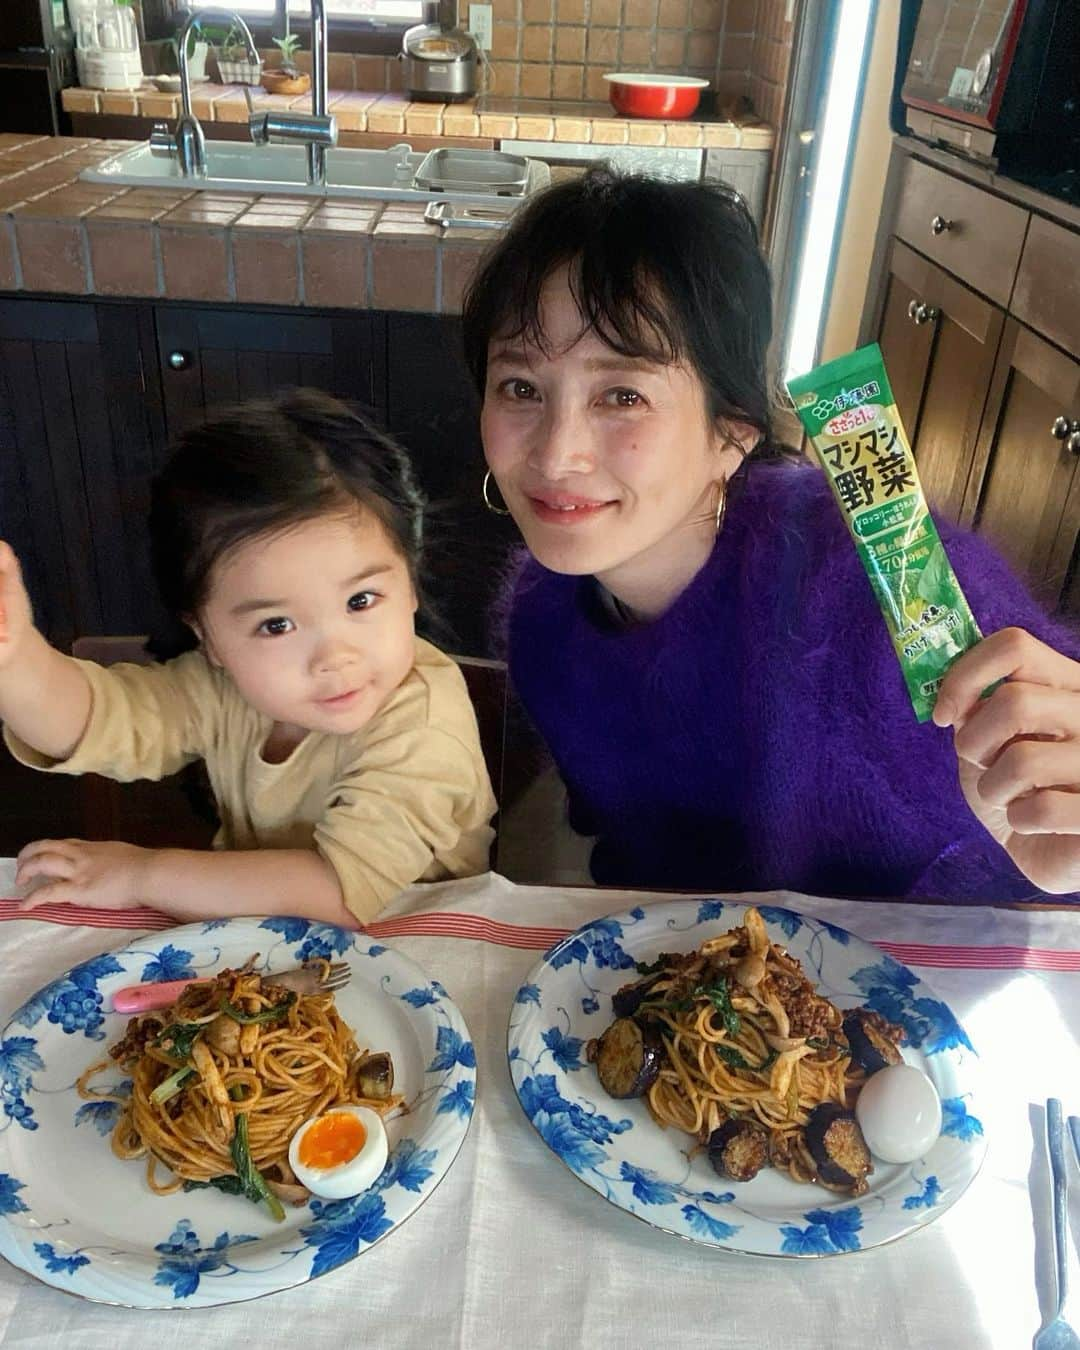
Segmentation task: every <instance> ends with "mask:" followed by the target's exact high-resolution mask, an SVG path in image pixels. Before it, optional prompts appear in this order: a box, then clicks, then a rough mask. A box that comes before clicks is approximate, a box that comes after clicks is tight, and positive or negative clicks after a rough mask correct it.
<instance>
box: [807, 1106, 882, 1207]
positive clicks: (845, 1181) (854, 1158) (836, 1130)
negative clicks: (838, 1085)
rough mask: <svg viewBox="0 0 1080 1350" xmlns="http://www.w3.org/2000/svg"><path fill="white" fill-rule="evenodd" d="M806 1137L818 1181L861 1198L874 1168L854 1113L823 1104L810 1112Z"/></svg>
mask: <svg viewBox="0 0 1080 1350" xmlns="http://www.w3.org/2000/svg"><path fill="white" fill-rule="evenodd" d="M805 1134H806V1146H807V1148H808V1149H809V1151H810V1156H811V1158H813V1160H814V1166H815V1167H816V1168H817V1173H818V1178H819V1180H820V1181H822V1182H823V1183H824V1184H825V1185H826V1186H835V1187H838V1188H841V1189H843V1190H850V1191H851V1193H852V1195H861V1194H862V1192H863V1191H865V1190H866V1178H867V1177H868V1176H869V1175H870V1173H871V1172H872V1171H873V1170H874V1165H873V1162H872V1161H871V1158H870V1150H869V1148H867V1146H866V1140H865V1139H864V1138H863V1132H862V1130H861V1129H859V1122H858V1121H857V1120H856V1119H855V1113H854V1111H845V1110H844V1108H843V1107H842V1106H838V1105H837V1104H836V1102H822V1103H821V1105H820V1106H815V1107H814V1109H813V1111H811V1113H810V1119H809V1121H808V1122H807V1125H806V1131H805Z"/></svg>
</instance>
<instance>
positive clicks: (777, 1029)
mask: <svg viewBox="0 0 1080 1350" xmlns="http://www.w3.org/2000/svg"><path fill="white" fill-rule="evenodd" d="M643 973H644V974H645V978H644V979H643V980H641V981H639V982H638V983H636V984H634V985H631V986H628V987H627V988H625V989H623V990H620V991H619V992H618V993H617V994H616V995H615V998H614V1000H613V1004H614V1008H615V1011H616V1013H617V1014H621V1016H620V1017H619V1020H618V1021H616V1022H615V1023H614V1024H613V1025H612V1027H610V1028H609V1029H608V1031H607V1032H605V1034H604V1036H603V1037H601V1038H600V1040H599V1041H597V1042H593V1043H591V1044H590V1047H589V1054H590V1058H592V1059H593V1060H594V1061H595V1062H596V1063H597V1066H598V1069H599V1071H600V1078H601V1082H602V1083H603V1085H604V1086H605V1088H607V1090H608V1091H609V1092H612V1095H618V1096H637V1095H644V1096H645V1097H646V1101H647V1104H648V1107H649V1111H650V1112H651V1114H652V1116H653V1118H654V1119H655V1120H656V1121H657V1122H658V1123H659V1124H660V1125H661V1126H664V1127H667V1126H674V1127H675V1128H676V1129H679V1130H683V1131H685V1132H686V1133H687V1134H690V1135H693V1136H694V1137H695V1138H696V1139H697V1140H698V1141H699V1143H700V1144H702V1145H707V1146H708V1147H709V1152H710V1157H711V1159H712V1161H713V1163H714V1166H717V1170H719V1171H722V1172H724V1174H725V1175H728V1176H730V1177H732V1178H733V1179H735V1180H749V1179H750V1177H752V1176H753V1175H754V1174H755V1173H756V1171H757V1170H758V1168H759V1167H760V1166H762V1165H764V1164H765V1163H770V1164H771V1165H772V1166H774V1167H777V1168H779V1169H781V1170H783V1171H786V1172H787V1173H789V1175H791V1176H792V1177H793V1178H794V1179H795V1180H797V1181H802V1182H809V1181H818V1182H820V1183H821V1184H823V1185H826V1186H829V1187H831V1188H832V1189H837V1190H844V1191H849V1192H851V1193H852V1194H860V1193H861V1192H862V1191H864V1190H865V1189H866V1181H865V1177H866V1175H867V1174H868V1173H869V1171H870V1170H871V1168H870V1158H869V1151H868V1150H865V1144H863V1142H862V1138H861V1134H860V1133H859V1131H858V1126H857V1125H856V1123H855V1120H854V1117H853V1116H852V1115H851V1108H852V1107H853V1106H854V1103H855V1099H856V1097H857V1096H858V1092H859V1089H860V1087H861V1086H862V1084H863V1082H864V1081H865V1079H866V1076H867V1074H866V1068H865V1067H864V1066H863V1065H862V1064H860V1063H859V1062H858V1061H857V1060H856V1059H855V1058H853V1054H852V1046H851V1042H850V1041H849V1036H848V1032H849V1031H852V1032H855V1031H856V1030H857V1033H858V1035H859V1036H861V1037H863V1036H864V1035H865V1033H870V1034H872V1036H873V1038H874V1044H875V1046H880V1047H881V1048H882V1054H883V1062H885V1061H890V1062H891V1058H892V1056H893V1055H894V1056H895V1058H896V1059H897V1060H898V1059H899V1051H898V1050H896V1046H897V1045H899V1043H900V1040H901V1039H902V1036H903V1032H902V1031H901V1029H900V1028H898V1027H893V1026H891V1025H890V1024H889V1023H887V1022H885V1021H884V1019H882V1018H878V1017H877V1015H876V1014H873V1013H868V1012H867V1011H866V1010H859V1011H858V1013H856V1014H852V1013H850V1012H849V1013H847V1014H845V1013H844V1012H842V1011H841V1010H840V1009H839V1008H838V1007H836V1005H835V1004H833V1003H831V1002H830V1001H829V1000H828V999H826V998H824V997H822V995H820V994H819V993H817V991H816V990H815V989H814V987H813V985H812V983H811V982H810V981H809V980H808V979H807V977H806V976H805V975H804V974H803V971H802V968H801V966H800V965H799V963H798V961H796V960H795V959H794V957H792V956H789V955H788V953H787V952H786V951H785V950H784V949H783V948H782V947H780V946H778V945H777V944H776V943H774V942H771V941H770V940H769V936H768V933H767V932H766V929H765V924H764V921H763V920H762V918H761V915H760V914H759V913H758V911H757V910H756V909H754V908H752V907H751V908H748V909H747V911H746V915H745V919H744V922H743V924H742V926H740V927H738V928H733V929H731V930H730V931H729V932H727V933H724V934H722V935H720V936H719V937H715V938H711V939H709V940H708V941H707V942H705V943H703V944H702V946H701V947H700V948H699V949H698V950H697V951H695V952H691V953H688V954H686V955H664V956H661V957H660V959H659V961H658V962H657V963H656V964H655V965H654V966H652V967H648V968H645V970H644V972H643ZM853 1017H855V1018H857V1019H869V1020H868V1021H864V1020H859V1025H858V1027H857V1028H855V1026H854V1024H853V1022H852V1020H851V1019H852V1018H853ZM628 1019H629V1021H630V1022H632V1024H633V1026H632V1027H631V1026H630V1025H627V1022H628ZM609 1040H610V1044H609ZM639 1041H640V1050H639V1051H638V1050H637V1047H638V1042H639ZM620 1070H621V1071H622V1072H621V1075H620ZM635 1070H636V1073H635ZM613 1088H614V1091H613ZM830 1130H831V1138H830V1139H829V1140H828V1141H826V1139H825V1135H826V1133H828V1132H829V1131H830ZM864 1152H865V1157H863V1156H862V1155H863V1153H864ZM841 1155H843V1156H841Z"/></svg>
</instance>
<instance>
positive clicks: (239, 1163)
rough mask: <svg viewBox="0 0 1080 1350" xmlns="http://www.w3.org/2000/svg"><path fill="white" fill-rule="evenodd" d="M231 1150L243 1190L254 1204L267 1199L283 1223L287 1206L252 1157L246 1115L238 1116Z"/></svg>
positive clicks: (273, 1212)
mask: <svg viewBox="0 0 1080 1350" xmlns="http://www.w3.org/2000/svg"><path fill="white" fill-rule="evenodd" d="M229 1151H230V1152H231V1153H232V1160H233V1166H234V1167H235V1168H236V1175H237V1177H238V1178H239V1180H240V1189H241V1192H242V1193H243V1194H244V1195H245V1196H247V1198H248V1199H249V1200H250V1201H251V1202H252V1203H253V1204H256V1205H257V1204H259V1203H260V1202H261V1201H263V1200H265V1201H266V1203H267V1205H268V1206H269V1209H270V1213H271V1214H272V1215H273V1217H274V1220H275V1222H277V1223H281V1222H282V1220H283V1219H284V1218H285V1208H284V1206H283V1205H282V1203H281V1201H280V1200H279V1199H278V1198H277V1196H276V1195H275V1194H274V1192H273V1191H272V1190H271V1189H270V1187H269V1186H268V1185H267V1184H266V1178H265V1177H264V1176H263V1174H262V1173H261V1172H260V1171H259V1169H258V1168H257V1167H256V1166H255V1164H254V1162H252V1159H251V1149H250V1147H249V1145H248V1121H247V1116H246V1115H243V1114H241V1115H238V1116H237V1117H236V1132H235V1134H234V1135H233V1138H232V1145H231V1146H230V1150H229Z"/></svg>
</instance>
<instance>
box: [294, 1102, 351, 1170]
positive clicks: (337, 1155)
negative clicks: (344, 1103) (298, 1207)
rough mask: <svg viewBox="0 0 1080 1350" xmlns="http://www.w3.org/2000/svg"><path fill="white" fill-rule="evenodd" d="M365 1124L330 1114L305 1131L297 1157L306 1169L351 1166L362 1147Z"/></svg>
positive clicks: (341, 1113)
mask: <svg viewBox="0 0 1080 1350" xmlns="http://www.w3.org/2000/svg"><path fill="white" fill-rule="evenodd" d="M366 1140H367V1130H366V1129H365V1128H364V1122H363V1121H362V1120H359V1119H358V1118H357V1117H356V1116H354V1115H351V1114H350V1113H349V1112H347V1111H333V1112H331V1113H330V1115H328V1116H323V1118H322V1120H317V1121H316V1122H315V1123H314V1125H312V1126H311V1128H310V1129H308V1130H305V1132H304V1137H303V1138H302V1139H301V1140H300V1148H299V1150H298V1156H299V1159H300V1161H301V1162H302V1163H303V1164H304V1166H305V1167H318V1168H321V1169H322V1170H324V1171H325V1170H326V1169H327V1168H329V1167H340V1166H341V1164H342V1163H347V1162H352V1160H353V1158H355V1157H356V1155H357V1154H358V1153H359V1152H360V1150H361V1149H362V1148H363V1147H364V1144H365V1142H366Z"/></svg>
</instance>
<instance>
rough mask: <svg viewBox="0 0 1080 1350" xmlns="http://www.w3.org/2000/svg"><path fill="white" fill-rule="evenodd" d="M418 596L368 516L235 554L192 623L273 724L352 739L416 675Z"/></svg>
mask: <svg viewBox="0 0 1080 1350" xmlns="http://www.w3.org/2000/svg"><path fill="white" fill-rule="evenodd" d="M416 603H417V602H416V594H415V592H414V590H413V585H412V580H411V578H410V576H409V569H408V567H407V566H406V564H405V560H404V559H403V558H402V557H401V555H400V553H398V551H397V550H396V549H395V548H394V546H393V544H392V543H391V541H390V536H389V535H388V534H387V532H386V530H385V529H384V527H383V525H382V523H381V521H379V520H378V519H377V518H376V517H375V516H374V515H373V514H372V513H371V512H370V511H364V510H362V509H358V510H357V511H355V512H353V513H350V514H348V515H340V516H330V517H321V518H318V519H315V520H309V521H305V522H303V523H302V524H299V525H296V526H294V527H293V528H291V529H288V530H285V531H283V532H281V533H278V534H272V535H266V536H263V537H261V538H257V539H252V540H249V541H248V542H246V543H244V544H241V545H240V546H239V547H238V548H236V549H235V550H234V551H233V552H231V553H229V554H227V555H226V556H225V557H224V558H223V559H222V560H221V561H220V562H219V563H218V564H217V566H216V567H215V568H214V571H213V574H212V576H211V584H210V594H209V598H208V599H207V602H206V604H205V605H204V606H203V609H202V612H201V613H200V614H199V616H198V631H199V633H200V636H201V638H202V640H203V645H204V650H205V651H206V654H207V656H208V658H209V659H210V660H211V661H213V662H214V663H215V664H217V665H221V666H223V667H224V668H225V669H226V670H227V671H228V673H229V674H230V675H231V676H232V678H233V680H234V681H235V683H236V686H237V688H238V689H239V691H240V693H241V694H242V695H243V697H244V698H245V700H246V701H247V702H248V703H250V704H251V706H252V707H254V708H257V709H258V711H259V712H261V713H264V714H265V715H266V716H267V717H270V718H272V719H273V720H274V721H275V722H276V723H279V724H282V725H284V726H288V727H298V728H302V729H304V730H306V731H327V732H334V733H337V734H339V735H347V734H349V733H350V732H354V731H358V730H360V728H361V727H363V726H364V725H366V723H368V722H369V721H370V720H371V718H372V717H374V715H375V714H376V712H378V710H379V709H380V708H381V707H382V705H383V704H384V703H385V702H386V700H387V699H388V698H389V697H390V695H391V694H392V693H393V692H394V690H395V689H396V688H397V687H398V686H399V685H400V684H401V682H402V681H403V680H404V679H405V677H406V675H407V674H408V673H409V671H410V670H411V669H412V665H413V660H414V637H413V618H414V615H415V613H416Z"/></svg>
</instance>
